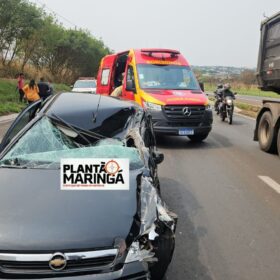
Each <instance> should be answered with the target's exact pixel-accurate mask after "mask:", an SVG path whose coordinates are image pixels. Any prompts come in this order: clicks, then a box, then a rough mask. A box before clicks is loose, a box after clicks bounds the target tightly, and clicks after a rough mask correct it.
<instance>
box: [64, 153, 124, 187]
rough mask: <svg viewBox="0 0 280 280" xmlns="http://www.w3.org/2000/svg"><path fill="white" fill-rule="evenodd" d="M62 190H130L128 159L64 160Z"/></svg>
mask: <svg viewBox="0 0 280 280" xmlns="http://www.w3.org/2000/svg"><path fill="white" fill-rule="evenodd" d="M60 177H61V189H62V190H128V189H129V160H128V159H104V158H100V159H91V158H87V159H84V158H83V159H62V160H61V162H60Z"/></svg>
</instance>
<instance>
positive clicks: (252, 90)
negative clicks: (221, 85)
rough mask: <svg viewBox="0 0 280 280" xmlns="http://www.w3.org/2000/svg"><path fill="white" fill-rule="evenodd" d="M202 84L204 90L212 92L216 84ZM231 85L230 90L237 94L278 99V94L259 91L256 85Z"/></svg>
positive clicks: (279, 96)
mask: <svg viewBox="0 0 280 280" xmlns="http://www.w3.org/2000/svg"><path fill="white" fill-rule="evenodd" d="M204 86H205V91H209V92H214V91H215V90H216V85H213V84H209V83H205V85H204ZM231 86H232V87H231V89H232V91H233V92H237V93H238V94H239V95H250V96H258V97H263V98H265V97H271V98H279V99H280V95H279V94H277V93H275V92H271V91H261V90H260V89H258V88H257V87H256V86H250V87H248V88H246V87H244V86H240V85H235V84H232V85H231Z"/></svg>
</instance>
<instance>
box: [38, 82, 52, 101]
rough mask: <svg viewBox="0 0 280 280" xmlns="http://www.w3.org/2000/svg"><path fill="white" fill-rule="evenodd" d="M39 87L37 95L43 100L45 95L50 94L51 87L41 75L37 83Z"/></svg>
mask: <svg viewBox="0 0 280 280" xmlns="http://www.w3.org/2000/svg"><path fill="white" fill-rule="evenodd" d="M38 88H39V95H40V97H41V98H42V99H43V100H45V99H46V98H47V97H49V96H50V95H51V89H50V86H49V84H48V83H47V82H45V79H44V78H43V77H42V78H40V82H39V83H38Z"/></svg>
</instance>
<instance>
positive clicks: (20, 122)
mask: <svg viewBox="0 0 280 280" xmlns="http://www.w3.org/2000/svg"><path fill="white" fill-rule="evenodd" d="M41 103H42V101H41V100H39V101H37V102H34V103H33V104H31V105H29V106H28V107H27V108H26V109H24V110H23V111H22V113H20V114H19V116H18V117H17V118H16V120H15V121H14V122H13V123H12V125H11V126H10V128H9V130H8V131H7V133H6V135H5V136H4V138H3V141H2V143H1V150H2V149H4V147H5V146H6V145H7V144H8V143H9V142H10V141H11V140H12V139H13V138H14V136H15V135H16V134H17V133H18V132H19V131H21V130H22V129H23V128H24V127H25V126H26V125H27V124H28V123H29V122H30V121H31V120H32V119H33V118H34V117H35V115H36V112H37V111H38V110H39V109H40V107H41Z"/></svg>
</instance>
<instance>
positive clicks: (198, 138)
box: [188, 133, 208, 142]
mask: <svg viewBox="0 0 280 280" xmlns="http://www.w3.org/2000/svg"><path fill="white" fill-rule="evenodd" d="M207 136H208V133H206V134H197V135H189V136H188V137H189V139H190V140H191V141H192V142H202V141H203V140H205V139H206V138H207Z"/></svg>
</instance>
